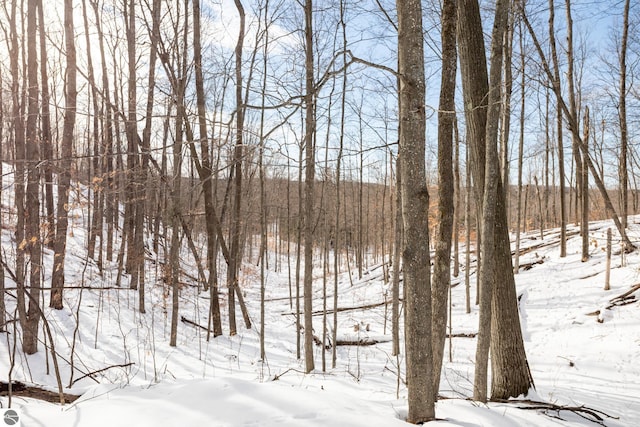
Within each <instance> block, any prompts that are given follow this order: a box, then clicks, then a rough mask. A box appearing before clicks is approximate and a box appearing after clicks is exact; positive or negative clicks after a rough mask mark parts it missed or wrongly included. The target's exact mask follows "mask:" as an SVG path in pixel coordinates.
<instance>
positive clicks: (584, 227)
mask: <svg viewBox="0 0 640 427" xmlns="http://www.w3.org/2000/svg"><path fill="white" fill-rule="evenodd" d="M589 127H590V124H589V107H585V110H584V117H583V125H582V130H583V132H584V136H583V137H582V140H583V141H584V143H585V145H589ZM578 154H579V153H578ZM580 172H581V174H582V176H581V177H580V183H581V185H582V196H581V199H580V200H581V202H582V205H581V206H580V213H581V219H580V234H581V235H582V262H585V261H587V260H588V259H589V169H587V168H586V167H583V168H582V169H581V171H580Z"/></svg>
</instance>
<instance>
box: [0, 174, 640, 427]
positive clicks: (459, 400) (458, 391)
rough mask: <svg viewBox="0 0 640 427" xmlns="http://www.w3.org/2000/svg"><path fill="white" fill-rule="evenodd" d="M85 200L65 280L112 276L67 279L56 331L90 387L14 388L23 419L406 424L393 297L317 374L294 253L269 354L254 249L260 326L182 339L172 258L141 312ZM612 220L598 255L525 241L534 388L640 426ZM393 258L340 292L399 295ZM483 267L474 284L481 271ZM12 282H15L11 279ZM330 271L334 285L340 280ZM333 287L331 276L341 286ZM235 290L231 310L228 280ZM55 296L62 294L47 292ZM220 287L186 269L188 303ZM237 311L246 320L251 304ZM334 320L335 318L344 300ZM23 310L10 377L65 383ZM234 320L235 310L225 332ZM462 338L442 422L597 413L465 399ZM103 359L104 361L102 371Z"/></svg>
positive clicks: (52, 316)
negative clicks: (24, 341)
mask: <svg viewBox="0 0 640 427" xmlns="http://www.w3.org/2000/svg"><path fill="white" fill-rule="evenodd" d="M5 179H6V178H5ZM5 184H6V181H5ZM4 188H5V193H4V195H3V196H4V201H3V205H4V207H3V212H5V213H6V210H7V209H8V208H10V207H11V202H10V200H9V197H10V193H9V192H8V191H7V188H8V187H7V186H6V185H5V187H4ZM82 206H83V205H82V203H78V204H76V205H75V208H74V210H73V211H72V213H73V214H74V220H73V225H72V227H71V231H72V233H71V234H70V244H69V256H68V258H67V259H68V264H67V270H66V275H67V282H66V285H67V286H69V287H76V286H77V287H80V286H81V285H82V286H85V287H94V288H97V287H101V288H109V289H108V290H95V289H91V290H90V289H68V290H66V291H65V299H64V301H65V308H64V309H63V310H60V311H55V310H50V309H49V308H45V309H44V310H45V313H46V317H47V322H48V324H49V326H50V328H51V330H52V332H53V334H54V335H55V348H56V352H57V353H58V363H59V365H60V373H61V379H62V383H63V384H64V385H65V387H66V388H65V391H66V392H68V393H74V394H82V397H81V398H80V399H79V400H77V401H75V402H74V403H72V404H69V405H65V406H64V407H60V406H59V405H56V404H51V403H46V402H43V401H39V400H34V399H29V398H24V397H20V396H14V398H13V401H12V406H13V407H15V408H17V409H19V410H20V411H21V412H22V422H23V425H24V426H37V425H43V426H45V425H46V426H48V427H56V426H60V427H62V426H71V425H73V426H80V427H83V426H86V427H89V426H90V427H100V426H120V425H142V426H146V425H148V426H194V427H195V426H239V425H247V426H249V425H253V426H283V425H286V426H320V425H323V426H324V425H345V426H393V425H401V424H404V422H403V421H402V419H403V417H404V416H405V414H406V400H405V398H406V389H405V387H404V386H403V385H402V381H401V380H400V381H398V366H400V376H401V379H402V378H403V377H404V375H403V370H404V360H403V358H402V356H400V357H398V358H396V357H393V356H391V343H390V342H389V340H390V336H391V330H390V327H391V321H390V316H391V307H390V305H389V306H386V305H379V306H376V307H373V308H368V309H353V310H346V311H341V312H339V313H338V336H339V338H344V339H359V338H365V337H367V338H373V339H377V340H379V341H381V343H379V344H376V345H372V346H340V347H338V354H337V366H336V367H335V368H331V352H330V351H328V352H327V353H326V372H323V370H322V366H323V363H322V347H320V346H316V348H315V352H316V353H315V360H316V370H315V371H314V372H313V373H311V374H308V375H305V374H303V373H302V371H303V369H304V364H303V362H302V361H301V360H297V359H296V329H295V317H294V315H293V310H292V308H291V307H290V302H289V298H288V297H289V273H288V272H287V269H286V267H287V263H286V260H285V262H284V263H282V264H281V266H282V267H283V268H282V269H281V271H279V272H275V271H269V272H268V277H267V303H266V336H267V339H266V356H267V357H266V359H265V360H260V355H259V339H258V333H257V326H258V322H259V318H258V313H259V276H258V271H257V269H256V268H255V262H254V263H253V264H249V263H248V264H246V265H245V267H244V269H243V272H242V279H241V286H242V290H243V292H244V294H245V299H246V301H247V303H248V306H249V311H250V313H251V315H252V316H253V317H252V321H253V323H254V328H252V329H245V328H243V327H240V330H239V333H238V335H237V336H234V337H228V336H222V337H218V338H215V339H213V338H212V339H211V340H207V332H206V330H204V329H202V328H200V327H197V326H194V325H193V324H191V323H186V322H180V325H179V332H178V334H179V335H178V345H177V347H170V346H169V345H168V342H169V326H170V315H171V312H170V310H171V306H170V294H169V293H168V290H167V289H166V287H165V285H164V284H163V283H162V281H161V280H159V277H160V274H161V272H159V271H157V270H156V267H155V266H154V265H153V264H151V263H149V264H148V267H149V270H148V272H147V273H148V277H147V286H148V290H147V297H146V299H147V312H146V314H140V313H138V312H137V311H136V308H137V305H138V304H137V292H136V291H131V290H128V289H126V288H122V289H113V288H112V286H113V284H114V283H115V277H116V266H115V265H107V266H105V268H104V270H103V271H102V272H100V271H99V270H98V269H97V267H96V266H95V264H94V263H93V261H91V260H87V258H86V251H85V250H84V249H83V248H84V242H85V241H86V235H85V230H84V220H85V218H86V214H85V213H83V211H82ZM4 218H5V222H7V221H8V220H10V216H8V215H6V214H5V217H4ZM638 221H640V218H631V219H630V221H629V222H630V228H631V231H630V235H631V238H632V240H634V241H639V240H640V225H639V224H637V222H638ZM610 226H611V224H610V223H609V222H608V221H603V222H597V223H593V224H591V232H590V238H591V241H592V245H591V249H592V250H591V253H592V256H591V258H590V259H589V260H588V261H587V262H584V263H583V262H581V261H580V255H579V253H578V252H579V244H580V242H579V240H578V239H579V238H578V237H575V236H574V237H572V238H571V240H570V241H569V242H568V256H567V257H566V258H559V249H558V245H557V243H555V242H556V240H557V239H556V238H555V237H554V233H553V232H549V233H548V237H547V238H546V239H545V240H544V241H542V240H540V239H539V238H538V239H536V238H535V237H534V235H533V234H531V235H527V237H526V238H525V240H524V243H523V246H526V245H530V246H532V247H533V246H535V247H536V248H535V249H533V250H531V251H530V252H529V253H527V254H526V255H524V256H523V258H522V260H521V262H522V263H524V262H528V261H539V263H536V264H534V265H533V267H532V268H531V269H529V270H527V271H521V272H520V274H518V275H517V276H516V280H517V285H518V293H519V294H520V295H521V299H520V308H521V317H522V326H523V331H524V336H525V345H526V349H527V355H528V358H529V363H530V367H531V372H532V375H533V377H534V380H535V383H536V390H535V391H534V392H532V393H531V394H530V395H529V396H527V399H532V400H537V401H545V402H548V403H553V404H557V405H561V406H572V407H580V406H582V405H586V406H587V407H589V408H593V409H594V410H597V411H602V412H604V413H606V414H607V415H610V416H611V417H614V418H608V417H607V416H606V415H604V414H602V413H600V412H593V413H594V414H596V415H598V416H601V417H602V418H603V420H604V421H603V422H604V424H605V425H607V426H611V427H618V426H629V427H631V426H637V425H640V381H638V379H639V378H640V364H638V360H640V328H639V327H638V326H639V325H640V303H638V302H633V303H631V304H629V305H625V306H621V307H617V306H616V307H613V308H612V309H606V308H605V307H606V306H607V305H608V301H609V300H610V299H611V298H613V297H615V296H616V295H619V294H621V293H623V292H624V291H626V290H628V289H629V288H630V287H631V286H632V285H634V284H636V283H638V282H640V277H639V276H640V270H639V267H638V266H639V265H640V263H639V261H640V254H638V253H633V254H630V255H628V256H627V257H626V259H625V266H621V257H620V255H616V256H614V259H613V262H612V267H613V269H612V273H611V286H612V289H611V290H610V291H604V290H603V285H604V267H605V252H604V250H603V248H604V240H605V233H606V228H607V227H610ZM555 234H557V233H555ZM614 236H615V234H614ZM11 239H12V233H11V229H10V228H7V229H4V230H2V249H3V251H4V253H5V254H6V257H7V258H8V260H7V261H8V264H9V265H11V263H12V258H11V257H12V254H13V253H14V249H13V248H14V247H15V243H14V242H13V241H12V240H11ZM614 241H615V237H614ZM203 252H204V249H203ZM271 256H273V254H272V255H271ZM254 261H255V260H254ZM184 262H185V270H187V271H190V270H191V271H193V270H194V266H193V265H191V264H190V257H189V254H188V252H187V251H185V256H184ZM51 263H52V254H51V253H50V252H47V253H45V272H44V276H45V280H46V281H48V280H49V279H50V274H51ZM293 264H295V263H293V262H292V265H293ZM270 265H272V266H273V265H274V263H273V262H271V263H270ZM381 270H382V269H381V268H380V266H374V265H372V266H370V268H369V270H368V271H367V274H365V275H364V277H363V278H362V279H358V278H357V277H355V276H353V277H352V278H351V280H349V277H348V276H347V273H344V274H343V275H342V276H341V277H340V289H339V293H338V294H339V304H338V305H339V307H341V308H345V307H352V308H353V307H357V306H363V305H374V304H376V303H381V302H383V301H385V298H387V299H388V298H389V297H390V288H389V285H388V284H386V283H384V281H383V275H382V274H380V273H381ZM319 271H320V270H319ZM317 276H319V274H317ZM471 278H472V285H473V284H474V283H475V275H473V274H472V276H471ZM45 283H47V284H48V282H45ZM7 286H9V287H10V286H12V283H11V282H10V280H7ZM314 286H315V292H316V294H315V295H316V299H315V301H314V308H315V309H317V310H321V308H322V300H321V295H322V279H321V278H320V277H319V278H318V280H317V281H316V284H315V285H314ZM329 286H330V287H332V280H329ZM10 293H11V294H15V292H14V291H10ZM332 293H333V290H332V289H329V290H328V294H329V295H332ZM474 294H475V287H472V295H474ZM464 295H465V289H464V283H461V284H459V285H457V286H455V287H454V288H453V290H452V296H453V313H452V314H453V324H452V332H453V333H454V334H457V333H472V332H476V331H477V320H478V315H477V308H476V307H475V306H472V307H473V308H472V313H471V314H466V313H465V304H464ZM221 297H222V304H223V313H226V297H225V295H224V290H223V295H221ZM6 300H7V303H8V308H9V310H8V311H9V315H10V316H13V312H14V307H15V305H14V302H13V298H12V297H7V298H6ZM45 301H47V302H48V294H47V293H45ZM208 302H209V301H208V293H207V292H199V291H198V288H197V287H196V286H195V284H193V283H191V282H190V280H189V279H188V278H185V286H184V287H183V288H182V290H181V296H180V305H181V308H180V314H181V315H182V316H184V317H185V318H186V319H188V320H189V321H191V322H193V323H195V324H198V325H203V326H206V325H207V310H208ZM46 305H47V304H44V306H45V307H46ZM331 305H332V304H331V303H330V304H329V306H331ZM596 310H602V313H601V320H603V321H602V323H600V322H598V316H595V315H590V313H593V312H595V311H596ZM238 320H239V325H242V323H240V321H241V318H239V319H238ZM328 321H329V324H331V321H332V314H329V319H328ZM314 322H315V323H314V329H315V334H316V335H317V336H321V335H322V315H321V314H319V315H316V316H314ZM13 325H14V324H13V323H10V324H9V332H8V333H1V334H0V380H2V381H6V380H7V379H8V377H9V370H10V366H11V361H12V360H14V362H15V363H14V367H13V369H12V371H11V377H12V379H14V380H20V381H24V382H27V383H33V384H39V385H44V386H45V387H47V388H48V389H51V390H55V389H56V387H57V385H56V384H57V382H56V379H55V375H54V374H53V365H52V363H51V355H50V353H49V352H45V351H44V345H42V344H41V345H40V351H39V352H38V353H37V354H35V355H32V356H25V355H23V354H22V353H21V352H20V346H19V345H18V346H17V349H16V351H15V353H13V345H14V339H16V338H17V339H18V340H19V339H20V331H19V329H18V330H14V328H13ZM226 325H227V324H226V319H225V332H226V331H227V328H226ZM42 336H43V337H44V335H42ZM43 339H44V338H43ZM451 344H452V348H451V355H452V361H451V362H450V361H449V360H448V355H449V350H448V349H447V350H445V355H446V357H447V360H445V366H444V374H443V378H442V383H441V387H440V393H441V395H443V396H445V397H446V399H442V400H440V401H439V403H438V404H437V416H438V418H440V419H441V421H437V422H434V423H433V424H434V425H447V426H465V427H468V426H505V427H507V426H579V425H593V422H592V421H590V420H589V419H587V418H591V417H590V416H589V413H588V412H581V413H579V414H576V413H573V412H570V411H564V410H563V411H559V412H558V411H554V410H546V411H545V410H534V409H530V408H529V409H518V407H523V406H529V407H530V406H531V404H529V403H527V402H525V401H523V402H521V403H490V404H488V405H482V404H478V403H475V402H471V401H469V400H466V398H467V397H469V396H470V395H471V394H472V381H473V357H474V354H475V339H473V338H465V337H456V338H453V340H452V342H451ZM447 345H448V343H447ZM72 349H73V351H72ZM72 365H73V368H71V366H72ZM90 373H93V374H92V375H87V374H90ZM70 384H72V386H71V387H69V385H70ZM398 384H400V385H398ZM523 399H524V398H523ZM0 403H1V404H2V407H3V408H6V407H7V403H8V399H7V397H6V396H3V397H0ZM580 414H581V415H582V417H581V416H580ZM584 417H586V418H584Z"/></svg>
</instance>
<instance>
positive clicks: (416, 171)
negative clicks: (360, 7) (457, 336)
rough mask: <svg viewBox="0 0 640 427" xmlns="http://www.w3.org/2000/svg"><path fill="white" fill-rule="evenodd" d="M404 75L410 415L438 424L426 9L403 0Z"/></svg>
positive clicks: (401, 68) (399, 6) (403, 170)
mask: <svg viewBox="0 0 640 427" xmlns="http://www.w3.org/2000/svg"><path fill="white" fill-rule="evenodd" d="M396 7H397V11H398V72H399V75H400V95H399V98H400V132H399V137H400V138H399V152H400V163H401V167H400V169H401V170H400V173H401V174H402V188H401V191H402V220H403V223H404V233H405V234H404V240H403V251H402V258H403V266H404V286H405V292H406V300H405V304H406V313H405V351H406V372H407V373H406V376H407V390H408V404H409V412H408V414H407V421H408V422H410V423H414V424H418V423H424V422H427V421H430V420H432V419H434V418H435V405H434V402H435V399H434V397H435V393H434V391H433V353H432V334H431V321H432V317H431V262H430V254H429V217H428V214H427V212H428V210H429V192H428V189H427V184H426V175H425V160H424V159H425V142H426V141H425V128H426V117H425V83H424V81H425V74H424V47H423V36H422V28H423V27H422V5H421V2H420V1H419V0H398V1H397V2H396Z"/></svg>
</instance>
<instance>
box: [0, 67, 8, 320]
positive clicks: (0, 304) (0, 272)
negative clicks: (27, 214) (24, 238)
mask: <svg viewBox="0 0 640 427" xmlns="http://www.w3.org/2000/svg"><path fill="white" fill-rule="evenodd" d="M0 87H4V80H3V76H2V69H0ZM2 95H3V93H2V91H0V144H2V143H4V97H3V96H2ZM3 162H4V149H3V147H2V146H0V200H2V189H3V187H4V180H3V177H4V172H3ZM3 227H4V222H3V220H2V214H0V230H2V229H3ZM2 252H3V251H1V250H0V332H4V331H5V324H6V321H7V312H6V304H5V290H4V288H5V285H4V275H5V270H4V259H3V255H2Z"/></svg>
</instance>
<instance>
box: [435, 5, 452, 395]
mask: <svg viewBox="0 0 640 427" xmlns="http://www.w3.org/2000/svg"><path fill="white" fill-rule="evenodd" d="M456 13H457V12H456V2H455V0H445V1H444V2H443V5H442V17H441V22H442V77H441V84H440V103H439V106H438V183H439V185H438V213H437V223H438V229H437V233H438V234H437V238H436V251H435V259H434V267H433V281H432V284H431V289H432V292H433V293H432V295H431V301H432V307H433V312H432V323H431V324H432V330H433V332H432V334H433V337H432V339H433V393H434V396H433V399H434V401H435V400H437V398H438V390H439V387H440V374H441V370H442V357H443V354H444V344H445V337H446V332H447V330H446V329H447V303H448V296H449V288H450V287H451V237H452V236H451V234H452V229H453V211H454V206H453V194H454V190H455V188H454V176H453V144H454V141H453V133H454V125H455V88H456V71H457V59H458V58H457V53H456V26H457V25H456Z"/></svg>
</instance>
